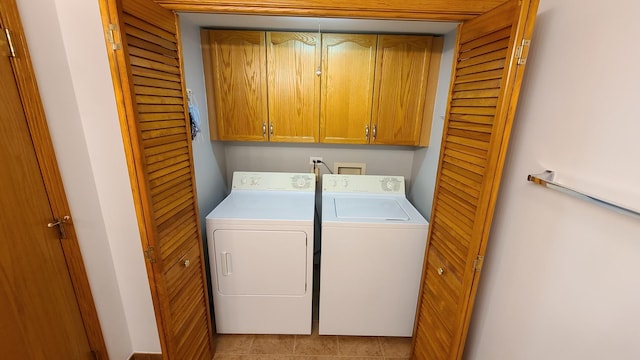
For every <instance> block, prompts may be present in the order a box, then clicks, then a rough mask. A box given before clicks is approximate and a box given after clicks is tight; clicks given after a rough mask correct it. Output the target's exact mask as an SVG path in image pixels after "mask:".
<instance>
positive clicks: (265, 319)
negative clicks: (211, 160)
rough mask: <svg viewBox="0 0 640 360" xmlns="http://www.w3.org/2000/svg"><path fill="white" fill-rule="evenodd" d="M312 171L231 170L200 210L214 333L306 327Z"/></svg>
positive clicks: (301, 330) (296, 330) (305, 331)
mask: <svg viewBox="0 0 640 360" xmlns="http://www.w3.org/2000/svg"><path fill="white" fill-rule="evenodd" d="M315 183H316V182H315V176H314V175H313V174H308V173H301V174H296V173H266V172H262V173H258V172H235V173H234V174H233V181H232V188H231V192H230V194H229V196H227V197H226V198H225V199H224V200H223V201H222V202H221V203H220V204H219V205H218V206H217V207H216V208H215V209H214V210H213V211H212V212H211V213H210V214H209V215H207V217H206V227H207V240H208V250H209V259H210V264H211V282H212V291H211V292H212V293H213V306H214V314H215V322H216V330H217V332H218V333H224V334H227V333H228V334H310V333H311V316H312V315H311V312H312V310H311V308H312V305H311V301H312V294H311V293H312V289H313V284H312V281H313V241H314V238H313V235H314V234H313V226H314V211H315Z"/></svg>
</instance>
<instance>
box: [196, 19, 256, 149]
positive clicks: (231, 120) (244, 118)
mask: <svg viewBox="0 0 640 360" xmlns="http://www.w3.org/2000/svg"><path fill="white" fill-rule="evenodd" d="M202 36H203V40H204V41H203V43H204V44H206V43H208V44H209V46H208V47H209V49H203V50H204V52H205V53H203V57H204V58H205V63H206V60H207V57H210V64H211V66H210V67H209V66H205V68H206V70H205V71H210V72H211V74H210V75H211V76H209V78H210V79H208V80H210V81H211V82H212V83H213V84H212V85H213V86H212V88H213V96H214V98H215V104H214V106H215V111H210V115H211V114H214V115H215V118H216V123H217V134H216V135H217V139H218V140H238V141H264V140H266V139H267V138H266V136H267V135H266V128H267V121H268V118H267V86H266V85H267V68H266V64H267V60H266V52H265V33H264V32H263V31H237V30H203V31H202ZM206 40H208V41H206ZM209 88H211V86H210V87H209ZM210 105H211V104H210Z"/></svg>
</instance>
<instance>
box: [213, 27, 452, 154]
mask: <svg viewBox="0 0 640 360" xmlns="http://www.w3.org/2000/svg"><path fill="white" fill-rule="evenodd" d="M202 47H203V60H204V64H205V67H204V68H205V80H206V85H207V101H208V104H209V121H210V124H211V126H210V127H209V128H210V131H211V139H213V140H235V141H271V142H300V143H317V142H320V143H334V144H386V145H410V146H416V145H421V146H426V145H428V140H429V133H430V130H431V120H432V117H433V104H434V100H435V92H436V86H437V80H438V77H437V73H438V70H439V64H440V55H441V50H442V38H441V37H431V36H418V35H376V34H322V38H320V35H319V34H316V33H303V32H263V31H238V30H203V31H202Z"/></svg>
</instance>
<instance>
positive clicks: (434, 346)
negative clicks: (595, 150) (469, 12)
mask: <svg viewBox="0 0 640 360" xmlns="http://www.w3.org/2000/svg"><path fill="white" fill-rule="evenodd" d="M537 5H538V2H537V0H531V1H528V0H523V1H521V2H519V1H509V2H508V3H506V4H504V5H501V6H500V7H498V8H496V9H494V10H492V11H490V12H489V13H486V14H484V15H481V16H479V17H477V18H475V19H473V20H469V21H466V22H464V23H463V24H462V25H461V26H460V29H459V34H458V48H457V53H456V66H455V70H454V74H453V79H452V89H451V93H450V97H449V107H448V112H447V117H446V122H445V129H444V134H443V142H442V149H441V154H440V163H439V167H438V175H437V180H436V191H435V196H434V202H433V210H432V215H431V221H430V229H429V246H428V248H427V256H426V260H425V268H424V273H423V285H422V293H421V298H420V301H419V304H418V315H417V322H416V330H415V334H414V348H413V355H414V358H416V359H428V360H444V359H460V358H461V357H462V353H463V350H464V344H465V338H466V335H467V329H468V325H469V321H470V318H471V310H472V307H473V300H474V298H475V293H476V291H477V286H478V280H479V274H480V269H481V266H482V260H483V256H484V252H485V249H486V245H487V239H488V236H489V230H490V227H491V220H492V216H493V210H494V207H495V201H496V196H497V193H498V187H499V184H500V177H501V174H502V168H503V163H504V157H505V154H506V149H507V144H508V139H509V133H510V131H511V125H512V122H513V117H514V113H515V108H516V104H517V99H518V94H519V90H520V84H521V82H522V75H523V71H524V64H525V62H526V60H525V56H526V53H527V52H528V47H527V46H525V47H523V48H522V49H519V46H520V45H522V44H523V39H531V34H532V32H533V24H534V20H535V14H536V11H537ZM525 44H527V45H528V43H526V42H525ZM519 54H521V55H519ZM519 57H520V58H519Z"/></svg>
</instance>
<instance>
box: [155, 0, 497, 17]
mask: <svg viewBox="0 0 640 360" xmlns="http://www.w3.org/2000/svg"><path fill="white" fill-rule="evenodd" d="M153 1H155V2H156V3H157V4H158V5H160V6H162V7H165V8H167V9H169V10H175V11H185V12H201V13H236V14H252V15H288V16H318V17H340V18H370V19H393V20H433V21H463V20H468V19H471V18H474V17H476V16H478V15H481V14H484V13H486V12H488V11H489V10H491V9H494V8H496V7H497V6H499V5H501V4H503V3H505V2H506V1H507V0H474V1H470V0H428V1H425V0H390V1H379V2H371V1H369V0H352V1H349V2H343V1H340V0H306V1H304V4H302V2H301V1H299V0H255V1H252V0H236V1H233V0H153Z"/></svg>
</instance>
